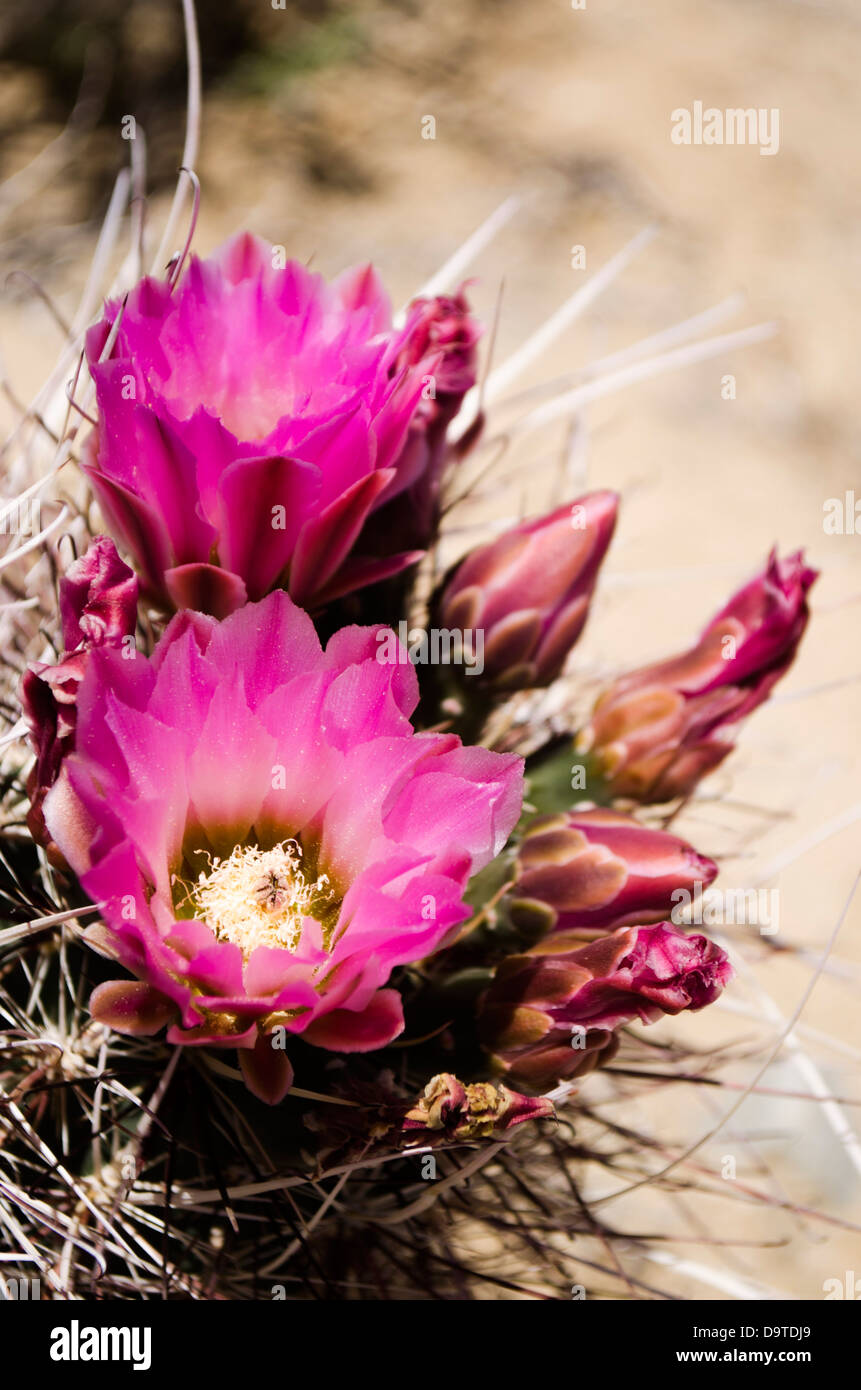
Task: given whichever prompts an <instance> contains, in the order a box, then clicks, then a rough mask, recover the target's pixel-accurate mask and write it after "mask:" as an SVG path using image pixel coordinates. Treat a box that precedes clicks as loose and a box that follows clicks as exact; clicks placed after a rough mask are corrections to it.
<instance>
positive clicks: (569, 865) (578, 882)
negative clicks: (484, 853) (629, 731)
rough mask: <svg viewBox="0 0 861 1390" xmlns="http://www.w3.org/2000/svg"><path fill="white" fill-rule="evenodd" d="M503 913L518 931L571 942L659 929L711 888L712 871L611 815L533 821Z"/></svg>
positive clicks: (667, 841) (686, 851) (662, 834)
mask: <svg viewBox="0 0 861 1390" xmlns="http://www.w3.org/2000/svg"><path fill="white" fill-rule="evenodd" d="M516 872H517V881H516V883H515V885H514V887H513V889H512V890H511V900H510V904H509V912H510V915H511V917H512V920H513V921H514V922H515V924H516V925H519V926H522V927H528V926H529V925H530V924H531V923H535V924H536V926H539V927H541V928H542V929H543V931H544V932H547V931H551V932H552V933H553V937H552V939H553V941H554V943H556V949H558V950H564V944H561V943H564V941H565V939H566V937H567V935H568V934H569V933H571V935H572V939H574V938H580V939H581V940H582V939H583V936H584V935H586V936H588V935H589V934H593V933H601V934H603V933H604V932H607V931H610V930H612V929H613V928H615V927H621V926H626V925H628V924H630V923H635V922H636V923H638V924H644V923H647V922H659V921H661V920H663V919H664V918H666V917H668V916H669V915H670V913H671V911H672V909H673V907H674V906H675V904H676V903H677V902H678V898H677V897H676V896H674V895H675V894H677V892H678V890H679V889H683V890H685V892H686V893H687V894H689V895H691V896H694V895H695V894H697V893H698V892H700V891H701V890H702V888H703V886H705V885H707V884H709V883H711V882H712V880H713V879H714V877H715V876H716V874H717V865H716V864H715V863H714V861H713V860H711V859H706V858H705V857H704V856H703V855H701V854H697V852H696V850H695V849H693V848H692V847H691V845H689V844H687V842H686V841H685V840H681V839H679V837H678V836H677V835H670V834H669V833H668V832H667V831H665V830H653V829H651V828H650V827H649V826H646V825H640V823H639V822H638V821H636V820H634V819H633V818H632V817H631V816H624V815H620V814H619V813H618V812H616V811H606V810H595V811H569V812H567V813H565V814H563V815H558V816H541V817H539V818H538V819H537V820H535V821H533V822H532V823H531V825H530V826H529V828H528V830H527V833H526V835H525V836H524V838H523V840H522V842H521V845H520V848H519V851H518V855H517V866H516Z"/></svg>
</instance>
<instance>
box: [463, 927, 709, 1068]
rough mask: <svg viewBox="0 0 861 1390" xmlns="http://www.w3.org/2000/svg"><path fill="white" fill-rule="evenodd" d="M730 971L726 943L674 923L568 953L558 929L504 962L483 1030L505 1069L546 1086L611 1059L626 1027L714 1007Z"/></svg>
mask: <svg viewBox="0 0 861 1390" xmlns="http://www.w3.org/2000/svg"><path fill="white" fill-rule="evenodd" d="M731 974H732V971H731V968H730V964H729V960H728V958H727V955H726V952H725V951H722V950H721V948H720V947H719V946H716V945H715V944H714V942H713V941H709V939H708V937H706V936H694V935H691V934H689V933H686V932H683V931H680V930H679V929H678V928H677V927H674V926H672V925H671V924H670V923H669V922H663V923H660V924H658V925H656V926H647V927H623V928H621V929H620V930H619V931H616V932H613V933H612V934H611V935H609V936H604V937H602V938H600V939H599V940H597V941H592V942H590V943H589V945H588V946H582V947H580V949H579V950H574V951H567V952H565V953H563V954H557V953H556V952H555V949H554V941H553V938H552V937H550V938H549V939H548V941H546V942H544V943H542V945H541V946H540V947H538V948H537V949H536V950H534V951H531V952H530V953H529V954H528V955H523V956H509V958H508V959H507V960H505V961H503V963H502V965H501V966H500V967H499V969H498V970H497V972H496V977H495V979H494V981H493V984H492V985H491V987H490V989H489V990H488V992H487V994H486V995H485V997H484V1001H483V1007H482V1013H481V1019H480V1026H481V1031H482V1038H483V1041H484V1043H485V1046H486V1047H487V1048H488V1049H489V1050H490V1051H491V1052H492V1053H493V1054H494V1059H495V1062H496V1065H497V1067H498V1069H499V1070H501V1071H504V1072H505V1073H506V1075H507V1076H508V1077H510V1078H511V1079H513V1080H515V1081H518V1082H519V1083H527V1084H529V1085H530V1086H531V1087H533V1088H534V1089H539V1090H541V1089H546V1088H547V1087H550V1086H553V1085H554V1084H555V1082H557V1081H559V1080H570V1079H571V1078H572V1077H576V1076H582V1075H583V1074H584V1073H586V1072H588V1071H592V1070H593V1069H594V1068H595V1067H596V1066H598V1065H600V1064H601V1063H602V1062H606V1061H607V1060H608V1059H609V1057H610V1056H612V1054H613V1051H614V1050H615V1047H616V1039H615V1037H614V1035H615V1033H616V1030H617V1029H619V1028H621V1027H622V1026H623V1025H625V1024H627V1023H631V1022H633V1021H634V1020H639V1021H640V1022H641V1023H654V1022H655V1021H656V1020H657V1019H658V1018H660V1017H661V1015H662V1014H678V1013H681V1012H682V1011H683V1010H685V1009H690V1010H691V1011H696V1010H697V1009H703V1008H705V1006H706V1005H707V1004H711V1003H713V1002H714V1000H715V999H716V998H717V997H718V995H719V994H720V993H721V991H722V990H723V988H724V986H725V985H726V984H727V982H728V981H729V979H730V977H731Z"/></svg>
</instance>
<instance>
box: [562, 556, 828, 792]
mask: <svg viewBox="0 0 861 1390" xmlns="http://www.w3.org/2000/svg"><path fill="white" fill-rule="evenodd" d="M816 577H817V571H816V570H814V569H811V568H810V566H809V565H806V564H805V563H804V557H803V554H802V552H801V551H799V552H798V553H797V554H795V555H789V556H787V558H786V559H785V560H781V559H779V558H778V555H777V552H776V551H772V553H771V555H770V556H769V559H768V563H767V564H766V567H765V569H764V571H762V572H761V573H760V574H758V575H756V576H755V578H753V579H752V580H751V581H750V583H749V584H746V585H745V587H744V588H743V589H740V590H739V592H738V593H737V594H735V595H733V597H732V598H731V599H730V601H729V603H727V605H726V606H725V607H724V608H722V609H721V611H720V612H719V613H718V614H717V615H716V617H714V618H713V619H712V621H711V622H710V623H709V625H708V627H707V628H706V629H705V631H704V632H703V634H702V636H701V637H700V639H699V641H698V642H697V644H696V646H695V647H693V648H692V649H691V650H690V651H689V652H685V653H683V654H682V655H681V656H677V657H673V658H671V659H670V660H669V661H662V662H658V663H657V664H656V665H654V666H645V667H643V668H642V669H640V670H638V671H633V672H631V674H630V675H627V676H622V677H621V678H620V679H619V680H617V681H616V682H615V683H614V684H613V685H612V686H610V688H609V690H607V691H605V692H604V694H603V695H602V696H601V697H600V699H599V700H598V703H597V704H596V706H595V710H594V713H593V716H592V721H591V723H590V724H589V726H588V727H587V728H586V729H585V730H584V731H583V733H582V734H581V735H580V737H579V739H578V742H577V749H578V752H580V753H585V754H587V755H589V756H591V757H592V758H593V759H594V761H595V763H596V766H597V768H598V770H599V771H600V772H601V775H602V776H603V777H604V778H605V780H606V781H607V782H608V784H609V787H610V790H611V791H612V792H614V793H615V794H616V795H618V796H623V797H631V798H633V799H635V800H639V801H643V802H655V803H659V802H663V801H669V800H671V799H672V798H673V797H676V796H685V795H687V794H688V793H689V792H691V791H692V790H693V788H694V787H695V786H696V784H697V782H698V781H699V780H700V779H701V778H702V777H704V776H705V775H706V774H707V773H709V772H711V771H712V770H713V769H714V768H716V767H717V766H718V765H719V764H720V763H721V762H723V760H724V758H725V757H726V756H727V754H728V753H729V752H730V751H731V749H732V746H733V745H732V741H731V739H732V731H733V729H734V728H735V727H736V726H737V725H738V723H739V722H740V721H741V720H742V719H744V718H746V717H747V715H749V714H750V713H751V712H752V711H753V710H755V709H756V708H757V707H758V706H759V705H761V704H762V703H763V701H764V700H766V699H767V698H768V696H769V695H770V693H771V690H772V688H773V686H774V685H775V684H776V683H777V681H779V680H780V678H781V676H782V675H784V674H785V672H786V671H787V670H788V669H789V667H790V666H791V665H792V662H793V661H794V659H795V653H796V651H797V649H798V644H799V642H800V641H801V638H802V636H803V634H804V629H805V628H806V626H807V620H808V616H809V612H808V607H807V591H808V590H809V588H810V586H811V585H812V584H813V582H814V580H815V579H816Z"/></svg>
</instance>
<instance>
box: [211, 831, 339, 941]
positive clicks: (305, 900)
mask: <svg viewBox="0 0 861 1390" xmlns="http://www.w3.org/2000/svg"><path fill="white" fill-rule="evenodd" d="M332 897H333V890H332V888H331V885H330V883H329V879H328V876H327V875H326V874H320V875H319V876H318V877H317V878H316V879H314V880H311V879H310V878H308V877H306V875H305V874H304V873H303V870H302V849H301V846H300V845H298V844H297V843H296V841H295V840H285V841H284V842H283V843H282V844H280V845H276V846H275V848H274V849H267V850H261V849H258V848H257V846H256V845H237V846H236V848H235V849H234V850H233V851H232V852H231V854H230V856H229V858H227V859H210V861H209V871H208V872H206V873H202V874H200V876H199V877H198V880H197V882H196V883H195V884H194V886H193V887H192V888H191V889H190V891H189V898H190V900H191V901H192V902H193V903H194V905H195V908H196V910H197V911H198V912H199V913H200V915H201V916H203V917H205V918H206V921H207V922H208V923H209V925H210V927H211V928H212V930H213V931H214V932H215V935H216V937H217V938H218V940H219V941H232V942H233V943H234V945H236V946H238V947H239V948H240V950H241V951H242V953H243V955H245V956H248V955H249V954H250V953H251V952H252V951H253V950H254V948H255V947H256V946H278V947H281V948H282V949H285V950H288V951H294V950H295V949H296V947H297V946H298V945H299V939H300V937H301V935H302V921H303V919H304V918H305V917H312V916H317V915H318V913H319V912H320V911H321V910H325V908H326V907H327V906H328V905H329V904H330V903H331V900H332Z"/></svg>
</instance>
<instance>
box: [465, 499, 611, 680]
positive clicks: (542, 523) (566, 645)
mask: <svg viewBox="0 0 861 1390" xmlns="http://www.w3.org/2000/svg"><path fill="white" fill-rule="evenodd" d="M618 505H619V499H618V497H617V496H616V494H615V493H614V492H590V493H588V494H587V495H586V496H585V497H581V498H580V499H579V500H578V501H576V502H573V503H569V504H567V505H566V506H564V507H559V508H558V509H557V510H556V511H553V512H551V513H550V514H549V515H548V516H543V517H539V518H538V519H537V520H535V521H526V522H523V523H522V524H521V525H520V526H515V527H514V528H513V529H512V530H511V531H506V532H505V534H504V535H503V536H500V537H499V539H498V540H495V541H492V542H491V543H490V544H489V545H485V546H481V547H480V548H479V549H478V550H474V551H472V553H471V554H469V555H467V557H466V559H465V560H464V561H462V563H461V564H460V565H459V566H458V568H457V569H456V570H455V572H454V575H453V577H452V579H451V581H450V583H449V584H448V586H447V588H446V589H445V592H444V593H443V596H442V600H441V603H440V605H439V623H440V626H441V627H444V628H456V629H461V630H464V629H469V630H471V631H475V630H476V629H479V630H481V631H483V633H484V676H483V679H484V680H486V681H487V682H489V683H491V684H493V685H494V686H495V687H496V688H498V689H500V690H523V689H525V688H527V687H531V686H544V685H549V684H550V683H551V681H553V680H555V679H556V677H557V676H558V675H559V672H560V671H561V670H562V666H563V664H564V662H565V659H566V657H567V656H568V653H569V652H570V650H571V648H572V647H573V646H574V643H575V642H576V641H577V638H578V637H579V636H580V633H581V632H582V630H583V626H584V624H585V622H586V618H587V617H588V614H589V604H590V601H591V598H592V593H593V590H594V588H595V584H596V582H597V579H598V571H599V569H600V567H601V562H602V560H603V559H604V556H605V554H606V553H607V547H608V546H609V544H610V541H611V539H612V536H613V530H614V528H615V525H616V512H617V509H618Z"/></svg>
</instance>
